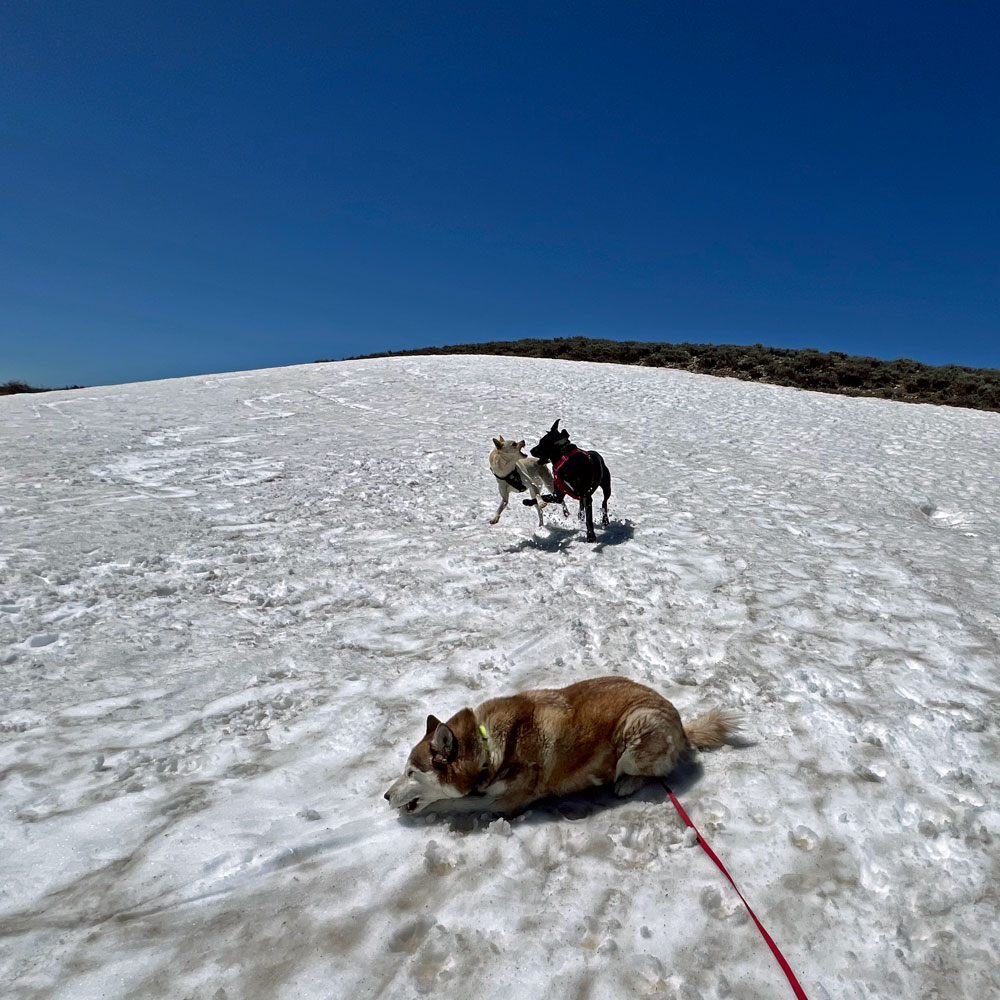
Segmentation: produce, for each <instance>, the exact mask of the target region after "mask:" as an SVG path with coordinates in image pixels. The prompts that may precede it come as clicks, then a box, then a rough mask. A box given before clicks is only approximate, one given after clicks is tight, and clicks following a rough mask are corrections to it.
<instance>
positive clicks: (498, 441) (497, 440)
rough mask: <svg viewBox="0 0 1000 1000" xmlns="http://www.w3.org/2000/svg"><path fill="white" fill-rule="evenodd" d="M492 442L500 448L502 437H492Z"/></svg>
mask: <svg viewBox="0 0 1000 1000" xmlns="http://www.w3.org/2000/svg"><path fill="white" fill-rule="evenodd" d="M493 444H494V446H495V447H497V448H502V447H503V438H502V437H498V438H494V439H493Z"/></svg>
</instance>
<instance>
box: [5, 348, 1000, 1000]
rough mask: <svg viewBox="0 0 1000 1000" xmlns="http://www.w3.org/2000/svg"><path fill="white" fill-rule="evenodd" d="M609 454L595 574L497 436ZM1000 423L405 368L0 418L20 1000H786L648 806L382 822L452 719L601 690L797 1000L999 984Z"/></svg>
mask: <svg viewBox="0 0 1000 1000" xmlns="http://www.w3.org/2000/svg"><path fill="white" fill-rule="evenodd" d="M556 416H559V417H562V418H563V421H564V424H565V425H566V426H567V428H568V429H569V431H570V433H571V435H572V438H573V441H574V443H577V444H579V445H581V446H584V447H594V448H597V449H599V450H600V451H601V452H602V454H603V455H604V456H605V458H606V460H607V462H608V466H609V468H610V469H611V473H612V476H613V489H614V492H613V494H612V501H611V516H612V524H611V525H610V526H609V527H608V528H607V529H603V530H601V529H599V531H598V539H599V541H598V544H597V545H594V546H588V545H586V544H585V543H584V541H583V533H582V530H581V529H580V528H579V526H578V524H577V522H576V520H575V517H574V518H571V519H569V520H568V521H566V520H564V519H563V518H562V515H561V514H560V513H559V512H558V511H556V510H554V509H553V508H551V507H550V508H548V509H547V510H546V512H545V517H546V526H545V527H544V528H541V529H538V528H536V526H535V515H534V512H532V511H529V510H526V509H525V508H523V507H521V506H520V505H519V504H517V503H516V501H513V502H512V503H511V506H510V507H509V508H508V510H507V511H506V512H505V513H504V515H503V517H502V518H501V520H500V522H499V524H498V525H496V526H495V527H490V526H489V525H488V524H487V520H488V518H489V517H490V516H492V513H493V511H494V510H495V508H496V504H497V499H498V498H497V491H496V487H495V486H494V484H493V482H492V476H491V475H490V473H489V469H488V467H487V464H486V458H487V455H488V453H489V449H490V447H491V441H490V439H491V438H492V437H493V436H495V435H496V434H499V433H502V434H503V435H504V436H505V437H517V438H521V437H525V438H527V439H528V441H529V444H530V443H532V441H533V440H535V439H537V437H538V436H540V434H541V433H542V431H543V430H544V429H545V428H547V427H548V426H549V424H551V422H552V420H553V419H554V418H555V417H556ZM998 431H1000V418H998V416H997V415H996V414H988V413H977V412H973V411H962V410H954V409H948V408H936V407H927V406H907V405H901V404H893V403H887V402H883V401H878V400H863V399H858V400H853V399H846V398H843V397H836V396H823V395H817V394H811V393H803V392H796V391H794V390H785V389H780V388H776V387H770V386H757V385H748V384H744V383H739V382H734V381H730V380H722V379H712V378H708V377H699V376H692V375H688V374H686V373H680V372H669V371H662V370H652V369H641V368H640V369H637V368H624V367H616V366H603V365H580V364H573V363H568V362H549V361H529V360H523V359H509V358H485V357H483V358H471V357H454V358H391V359H381V360H377V361H361V362H349V363H339V364H331V365H314V366H302V367H298V368H290V369H280V370H274V371H264V372H252V373H239V374H234V375H229V376H213V377H203V378H192V379H181V380H173V381H170V382H162V383H148V384H143V385H134V386H116V387H108V388H104V389H94V390H80V391H76V392H73V393H49V394H45V395H44V396H16V397H9V398H7V399H4V400H0V438H2V440H3V445H4V448H3V451H4V455H5V460H4V462H3V463H2V470H0V520H2V523H3V525H4V529H3V532H2V534H0V692H2V693H0V778H2V784H0V788H2V791H3V795H2V807H0V940H2V947H0V988H2V990H3V993H4V995H9V996H12V997H16V998H42V997H46V998H48V997H67V998H69V997H73V998H82V997H140V996H141V997H158V996H162V997H182V996H183V997H192V998H195V997H196V998H213V1000H224V998H226V997H229V998H236V997H261V998H264V997H267V998H273V997H311V996H316V997H331V996H338V997H339V996H343V997H411V996H416V995H423V994H427V993H435V994H437V995H439V996H445V997H466V996H468V995H470V994H471V995H476V996H479V997H483V998H489V997H507V996H509V995H511V994H516V993H517V992H518V991H519V990H523V988H524V986H525V984H530V985H531V988H532V989H533V990H534V991H535V992H536V993H537V994H538V995H540V996H541V995H544V996H546V997H553V998H557V1000H559V998H563V997H566V998H569V997H578V996H588V997H593V998H602V997H609V998H610V997H620V996H623V995H640V996H662V997H672V998H682V1000H697V998H703V1000H709V998H714V997H730V996H731V997H740V998H755V997H759V998H765V997H768V998H769V997H777V996H784V995H790V990H789V989H788V987H787V985H786V983H785V980H784V977H783V976H782V974H781V972H780V970H778V968H777V965H776V964H775V963H774V960H773V958H772V957H771V955H770V953H769V952H768V950H767V948H766V946H765V944H764V942H763V941H762V939H761V938H760V937H759V935H758V933H757V931H756V929H755V928H754V927H753V924H752V922H750V921H749V919H748V917H747V916H746V913H745V911H744V910H743V908H742V905H741V904H740V903H739V900H738V898H737V897H736V896H735V894H734V893H733V892H732V891H731V889H730V887H729V886H728V883H726V882H725V880H724V878H723V877H722V875H721V874H720V873H719V872H718V871H717V870H716V869H715V867H714V866H713V865H712V864H711V862H710V860H709V859H708V858H707V857H706V856H705V855H704V854H703V853H702V852H701V851H700V850H697V849H694V850H692V849H691V847H692V844H691V839H690V837H689V836H686V834H685V830H684V827H683V825H682V824H681V822H680V820H679V818H678V817H677V816H676V814H675V813H674V811H673V809H672V807H671V806H670V805H669V803H668V802H667V801H666V800H665V796H664V795H663V792H662V790H661V789H658V788H657V787H655V786H650V787H648V788H646V789H644V790H642V791H640V792H639V793H638V794H637V795H636V796H634V797H633V798H631V799H627V800H622V801H619V800H616V799H613V797H611V796H609V795H607V794H603V793H597V794H595V795H594V796H591V797H584V798H580V799H572V800H565V801H560V802H555V803H546V804H543V805H541V806H539V807H537V808H535V809H532V810H530V811H529V812H528V813H527V814H525V815H524V816H522V817H518V818H515V819H514V820H512V821H510V822H508V821H506V820H494V819H491V818H488V817H484V818H482V819H474V818H468V817H467V818H463V819H461V820H455V821H440V820H438V821H434V820H432V821H430V822H427V823H424V822H416V823H415V822H407V821H401V820H399V819H398V818H397V817H396V816H395V815H394V814H393V813H392V811H391V810H390V809H389V808H388V806H387V804H386V803H385V802H384V801H383V800H382V797H381V795H382V792H383V791H384V789H385V787H386V786H387V785H388V784H389V782H390V781H391V780H392V778H394V777H395V776H396V773H397V772H398V770H399V768H400V767H401V766H402V763H403V760H404V759H405V756H406V753H407V752H408V750H409V748H410V746H411V745H412V744H413V743H414V742H415V741H416V740H417V739H418V738H419V736H420V735H421V734H422V732H423V720H424V718H425V716H426V715H427V714H428V713H429V712H434V713H435V714H438V715H440V716H447V715H448V714H450V713H451V712H453V711H456V710H457V709H458V708H460V707H462V706H463V705H466V704H475V703H477V702H479V701H483V700H485V699H486V698H489V697H493V696H496V695H499V694H504V693H509V692H512V691H514V690H518V689H523V688H526V687H533V686H555V685H561V684H565V683H569V682H571V681H573V680H578V679H581V678H583V677H586V676H594V675H598V674H603V673H621V674H625V675H627V676H630V677H633V678H634V679H636V680H639V681H642V682H645V683H648V684H651V685H652V686H654V687H656V688H657V689H658V690H661V691H662V692H663V693H664V694H665V695H666V696H667V697H669V698H670V699H671V700H672V701H674V703H675V704H676V705H677V706H678V708H679V710H680V711H681V715H682V718H691V717H693V716H694V715H695V714H697V713H699V712H700V711H702V710H704V709H706V708H709V707H712V706H719V707H725V708H735V709H739V710H740V711H741V712H742V713H743V714H744V717H745V719H746V727H745V731H744V734H743V736H744V738H743V740H741V741H737V744H736V745H734V746H731V747H727V748H724V749H723V750H720V751H715V752H712V753H706V754H703V755H701V756H700V758H699V759H698V761H696V762H694V763H692V764H691V765H689V766H687V767H685V768H682V769H681V770H680V771H679V772H678V774H677V775H676V776H675V779H674V780H673V781H672V785H673V787H674V788H675V791H677V793H678V794H679V796H680V797H681V799H682V800H683V802H684V804H685V807H686V808H687V810H688V812H689V813H690V814H691V817H692V819H693V820H694V822H695V823H696V824H697V825H698V827H699V828H700V829H701V831H702V833H703V834H704V835H705V836H706V838H707V839H708V841H709V843H710V844H711V845H712V846H713V848H714V849H715V850H716V851H717V853H719V855H720V856H721V857H722V859H723V861H724V862H725V863H726V865H727V867H728V868H729V869H730V871H731V872H732V873H733V875H734V877H735V878H736V880H737V881H738V883H739V884H740V886H741V888H742V889H743V891H744V892H745V894H746V895H747V897H748V899H749V901H750V902H751V905H753V906H754V908H755V910H756V911H757V913H758V915H759V916H760V917H761V919H762V920H763V922H764V924H765V925H766V926H767V928H768V929H769V931H770V932H771V934H772V935H773V937H774V938H775V940H776V941H777V943H778V944H779V946H780V947H781V948H782V950H783V951H784V953H785V955H786V957H787V958H788V960H789V961H790V963H791V964H792V967H793V968H794V969H795V971H796V973H797V974H798V976H799V978H800V980H801V982H802V984H803V986H804V988H805V990H806V992H807V994H808V995H809V996H810V997H811V998H812V1000H816V998H823V997H830V998H841V997H843V998H848V997H850V998H855V997H857V998H868V997H885V998H889V997H892V998H898V997H900V996H912V997H928V998H931V997H939V998H946V997H970V996H988V995H991V994H993V993H995V992H997V988H998V985H1000V983H998V979H997V973H996V972H995V969H994V963H993V961H992V958H991V956H992V955H993V954H995V953H996V951H997V947H998V944H1000V942H998V937H1000V933H998V932H997V930H996V927H997V916H998V912H997V911H998V905H997V903H998V900H997V890H996V878H995V871H996V861H995V858H996V839H995V838H996V836H997V833H998V814H997V809H996V807H995V802H996V791H997V783H998V777H1000V754H998V749H1000V747H998V743H997V725H996V718H997V694H998V689H1000V686H998V653H1000V616H998V611H997V600H996V595H997V594H998V593H1000V579H998V570H997V566H998V548H1000V543H998V538H1000V534H998V528H1000V504H998V501H997V499H996V490H995V481H996V472H997V463H996V454H997V443H998Z"/></svg>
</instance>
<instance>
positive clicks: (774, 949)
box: [661, 780, 809, 1000]
mask: <svg viewBox="0 0 1000 1000" xmlns="http://www.w3.org/2000/svg"><path fill="white" fill-rule="evenodd" d="M661 784H662V785H663V787H664V788H665V789H666V790H667V795H669V796H670V801H671V802H673V804H674V808H675V809H676V810H677V812H678V813H679V814H680V817H681V819H682V820H684V824H685V825H686V826H689V827H691V829H692V830H694V832H695V834H696V835H697V837H698V843H699V844H700V845H701V849H702V850H703V851H704V852H705V853H706V854H707V855H708V856H709V857H710V858H711V859H712V860H713V861H714V862H715V863H716V865H717V866H718V868H719V871H720V872H722V874H723V875H725V876H726V878H727V879H729V884H730V885H731V886H732V887H733V888H734V889H736V895H737V896H739V897H740V899H742V900H743V905H744V906H745V907H746V908H747V913H749V914H750V916H751V917H753V922H754V923H755V924H756V925H757V930H759V931H760V933H761V935H762V936H763V938H764V940H765V941H766V942H767V946H768V948H770V949H771V953H772V954H773V955H774V957H775V958H776V959H777V960H778V965H780V966H781V971H782V972H783V973H784V974H785V978H786V979H787V980H788V982H789V984H790V985H791V987H792V992H794V994H795V996H796V997H797V1000H809V998H808V997H807V996H806V994H805V991H804V990H803V989H802V987H801V986H799V981H798V980H797V979H796V978H795V973H794V972H792V967H791V966H790V965H789V964H788V962H787V961H785V956H784V955H782V954H781V951H780V950H779V949H778V946H777V945H776V944H775V943H774V940H773V939H772V938H771V935H770V934H768V933H767V931H766V930H764V925H763V924H762V923H761V922H760V921H759V920H758V919H757V914H756V913H754V912H753V910H752V909H750V904H749V903H748V902H747V901H746V899H745V898H744V896H743V893H742V892H740V890H739V889H738V888H737V886H736V883H735V882H734V881H733V877H732V875H730V874H729V872H727V871H726V866H725V865H724V864H723V863H722V862H721V861H720V860H719V858H718V856H717V855H716V853H715V851H713V850H712V848H711V847H709V846H708V844H706V843H705V838H704V837H703V836H702V835H701V834H700V833H699V832H698V827H696V826H695V825H694V823H692V822H691V817H690V816H688V814H687V813H686V812H685V811H684V807H683V806H682V805H681V804H680V802H678V801H677V796H676V795H674V793H673V792H672V791H671V789H670V786H669V785H668V784H667V783H666V782H665V781H662V780H661Z"/></svg>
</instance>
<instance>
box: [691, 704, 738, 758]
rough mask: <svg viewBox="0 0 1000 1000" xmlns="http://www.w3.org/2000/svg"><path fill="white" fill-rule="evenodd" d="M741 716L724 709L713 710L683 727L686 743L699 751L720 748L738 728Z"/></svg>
mask: <svg viewBox="0 0 1000 1000" xmlns="http://www.w3.org/2000/svg"><path fill="white" fill-rule="evenodd" d="M741 721H742V720H741V716H740V714H739V712H733V711H730V710H729V709H725V708H713V709H712V710H711V711H710V712H706V713H705V714H704V715H699V716H698V718H697V719H695V720H694V721H693V722H689V723H687V724H686V725H685V726H684V735H685V736H686V737H687V738H688V743H690V744H691V746H693V747H697V748H698V749H699V750H712V749H714V748H715V747H721V746H722V744H723V743H725V742H726V739H727V737H729V736H731V735H732V734H733V733H735V732H736V731H737V730H738V729H739V728H740V723H741Z"/></svg>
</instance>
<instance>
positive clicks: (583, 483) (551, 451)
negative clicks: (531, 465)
mask: <svg viewBox="0 0 1000 1000" xmlns="http://www.w3.org/2000/svg"><path fill="white" fill-rule="evenodd" d="M531 454H532V455H533V456H534V457H535V458H537V459H538V460H539V461H540V462H551V463H552V481H553V483H554V484H555V490H556V491H555V494H549V495H546V496H543V497H542V499H543V500H544V501H545V502H546V503H562V502H563V497H564V495H566V494H568V495H569V496H571V497H572V498H573V499H574V500H579V501H580V514H581V515H582V514H583V513H584V512H586V515H587V541H588V542H596V541H597V535H595V534H594V511H593V507H592V504H591V498H592V496H593V494H594V490H596V489H597V487H598V486H600V487H601V492H602V493H603V494H604V503H603V504H601V513H602V517H601V524H607V523H608V497H609V496H611V473H610V472H608V467H607V466H606V465H605V464H604V459H603V458H601V456H600V455H599V454H598V453H597V452H596V451H582V450H581V449H580V448H577V447H576V445H574V444H572V443H571V442H570V439H569V433H568V432H567V431H564V430H563V431H561V430H559V421H558V420H557V421H556V422H555V423H554V424H553V425H552V428H551V429H550V430H549V431H548V433H546V435H545V436H544V437H543V438H542V440H541V441H539V442H538V444H536V445H535V447H534V448H532V449H531Z"/></svg>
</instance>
